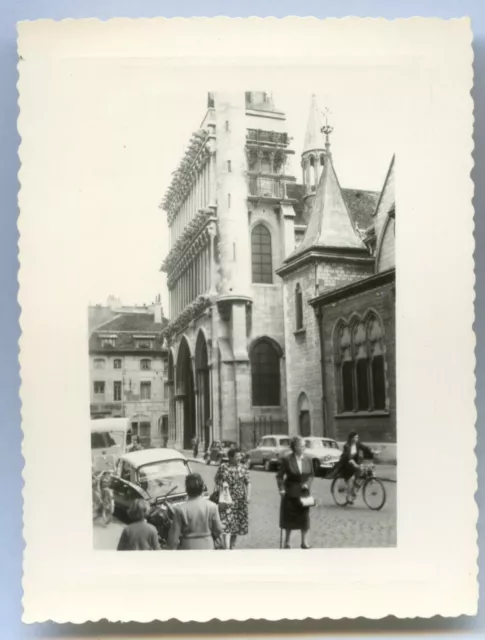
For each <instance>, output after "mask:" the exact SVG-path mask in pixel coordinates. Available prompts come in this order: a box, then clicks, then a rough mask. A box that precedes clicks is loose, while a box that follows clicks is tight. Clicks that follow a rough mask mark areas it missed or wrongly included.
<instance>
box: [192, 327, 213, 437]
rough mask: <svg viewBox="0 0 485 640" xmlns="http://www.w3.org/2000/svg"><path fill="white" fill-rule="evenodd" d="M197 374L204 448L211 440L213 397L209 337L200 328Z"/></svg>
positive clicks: (196, 350) (197, 348) (196, 348)
mask: <svg viewBox="0 0 485 640" xmlns="http://www.w3.org/2000/svg"><path fill="white" fill-rule="evenodd" d="M195 375H196V384H197V398H196V400H197V407H196V410H197V424H198V425H199V433H198V438H199V440H200V441H201V442H203V443H204V448H205V447H208V446H209V442H210V424H211V415H212V411H211V398H210V372H209V353H208V347H207V339H206V336H205V333H204V331H203V330H202V329H199V332H198V334H197V340H196V342H195Z"/></svg>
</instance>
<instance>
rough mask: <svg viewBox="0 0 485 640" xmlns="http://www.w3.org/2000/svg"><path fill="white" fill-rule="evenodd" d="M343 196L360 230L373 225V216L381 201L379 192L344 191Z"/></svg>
mask: <svg viewBox="0 0 485 640" xmlns="http://www.w3.org/2000/svg"><path fill="white" fill-rule="evenodd" d="M342 195H343V197H344V200H345V204H346V205H347V209H348V210H349V213H350V215H351V216H352V219H353V221H354V223H355V224H356V225H357V226H358V227H359V229H362V230H364V229H368V228H369V227H371V226H372V225H373V220H372V216H373V215H374V212H375V210H376V206H377V202H378V200H379V196H380V192H379V191H364V190H362V189H342Z"/></svg>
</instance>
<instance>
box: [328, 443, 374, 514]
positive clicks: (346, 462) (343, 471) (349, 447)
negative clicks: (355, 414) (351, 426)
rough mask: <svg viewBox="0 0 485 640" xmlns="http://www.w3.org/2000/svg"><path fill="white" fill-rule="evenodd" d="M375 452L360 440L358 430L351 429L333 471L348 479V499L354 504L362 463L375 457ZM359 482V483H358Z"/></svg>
mask: <svg viewBox="0 0 485 640" xmlns="http://www.w3.org/2000/svg"><path fill="white" fill-rule="evenodd" d="M373 458H374V454H373V453H372V451H371V450H370V449H369V447H366V446H365V444H362V443H361V442H360V441H359V434H358V433H357V431H351V432H350V433H349V437H348V438H347V442H346V443H345V444H344V450H343V453H342V455H341V457H340V460H339V461H338V463H337V465H336V466H335V469H334V471H333V473H332V476H334V477H338V476H339V477H341V478H344V480H346V481H347V491H348V495H347V501H348V502H350V503H351V504H352V502H353V501H354V500H355V496H356V493H357V492H356V486H357V484H358V481H359V479H360V476H361V474H362V469H361V464H362V461H363V460H365V459H371V460H372V459H373ZM356 483H357V484H356Z"/></svg>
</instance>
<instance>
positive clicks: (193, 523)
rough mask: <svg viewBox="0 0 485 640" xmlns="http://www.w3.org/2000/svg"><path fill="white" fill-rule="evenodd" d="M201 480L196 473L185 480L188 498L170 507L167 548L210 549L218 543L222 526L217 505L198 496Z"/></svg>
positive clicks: (201, 485)
mask: <svg viewBox="0 0 485 640" xmlns="http://www.w3.org/2000/svg"><path fill="white" fill-rule="evenodd" d="M204 487H205V485H204V481H203V480H202V477H201V476H200V474H198V473H191V474H190V475H188V476H187V478H186V479H185V490H186V491H187V496H188V500H187V502H184V503H182V504H178V505H175V506H174V516H173V521H172V526H171V528H170V533H169V535H168V546H169V549H180V550H191V549H214V548H216V546H217V547H219V546H221V544H222V535H223V528H222V523H221V519H220V517H219V511H218V509H217V506H216V505H215V504H214V503H213V502H211V501H210V500H205V499H204V498H203V497H202V492H203V491H204Z"/></svg>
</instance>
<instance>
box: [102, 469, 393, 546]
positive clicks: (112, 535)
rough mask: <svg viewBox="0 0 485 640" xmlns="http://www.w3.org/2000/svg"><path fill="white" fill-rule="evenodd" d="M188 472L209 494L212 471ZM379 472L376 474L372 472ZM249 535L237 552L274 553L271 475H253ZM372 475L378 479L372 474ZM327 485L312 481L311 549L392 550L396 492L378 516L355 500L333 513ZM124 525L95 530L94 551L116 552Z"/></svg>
mask: <svg viewBox="0 0 485 640" xmlns="http://www.w3.org/2000/svg"><path fill="white" fill-rule="evenodd" d="M192 469H193V471H197V472H198V473H200V474H201V475H202V477H203V478H204V480H205V482H206V484H207V487H208V489H209V492H212V490H213V487H214V477H215V473H216V471H217V467H216V466H215V465H210V466H207V465H205V464H202V463H199V462H197V463H192ZM377 471H378V470H377ZM250 474H251V484H252V492H251V494H252V495H251V502H250V505H249V534H248V535H247V536H244V537H241V538H240V539H239V540H238V545H237V546H238V548H243V549H275V548H278V547H279V536H280V531H279V528H278V522H279V507H280V496H279V493H278V490H277V487H276V478H275V472H267V471H263V470H262V469H261V470H260V469H259V468H256V469H252V470H251V471H250ZM377 475H380V474H379V473H377ZM330 484H331V481H330V480H326V479H323V478H315V480H314V481H313V487H312V495H313V496H314V497H315V499H316V500H317V502H318V506H317V507H314V508H312V509H311V544H312V546H313V547H314V548H333V547H392V546H395V545H396V488H397V485H396V483H394V482H385V483H384V486H385V489H386V492H387V502H386V504H385V505H384V507H383V508H382V509H381V511H371V510H370V509H368V508H367V507H366V505H365V504H364V501H363V499H362V495H361V494H359V496H358V498H357V500H356V501H355V504H354V505H353V506H347V507H345V508H342V507H337V506H336V505H335V503H334V502H333V498H332V495H331V493H330ZM122 529H123V524H121V523H120V522H118V521H116V520H114V521H113V523H111V524H110V525H108V527H107V528H103V527H101V526H95V527H94V546H95V548H96V549H116V546H117V544H118V540H119V537H120V535H121V531H122ZM299 545H300V539H299V534H298V532H295V533H294V534H293V539H292V547H299Z"/></svg>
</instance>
